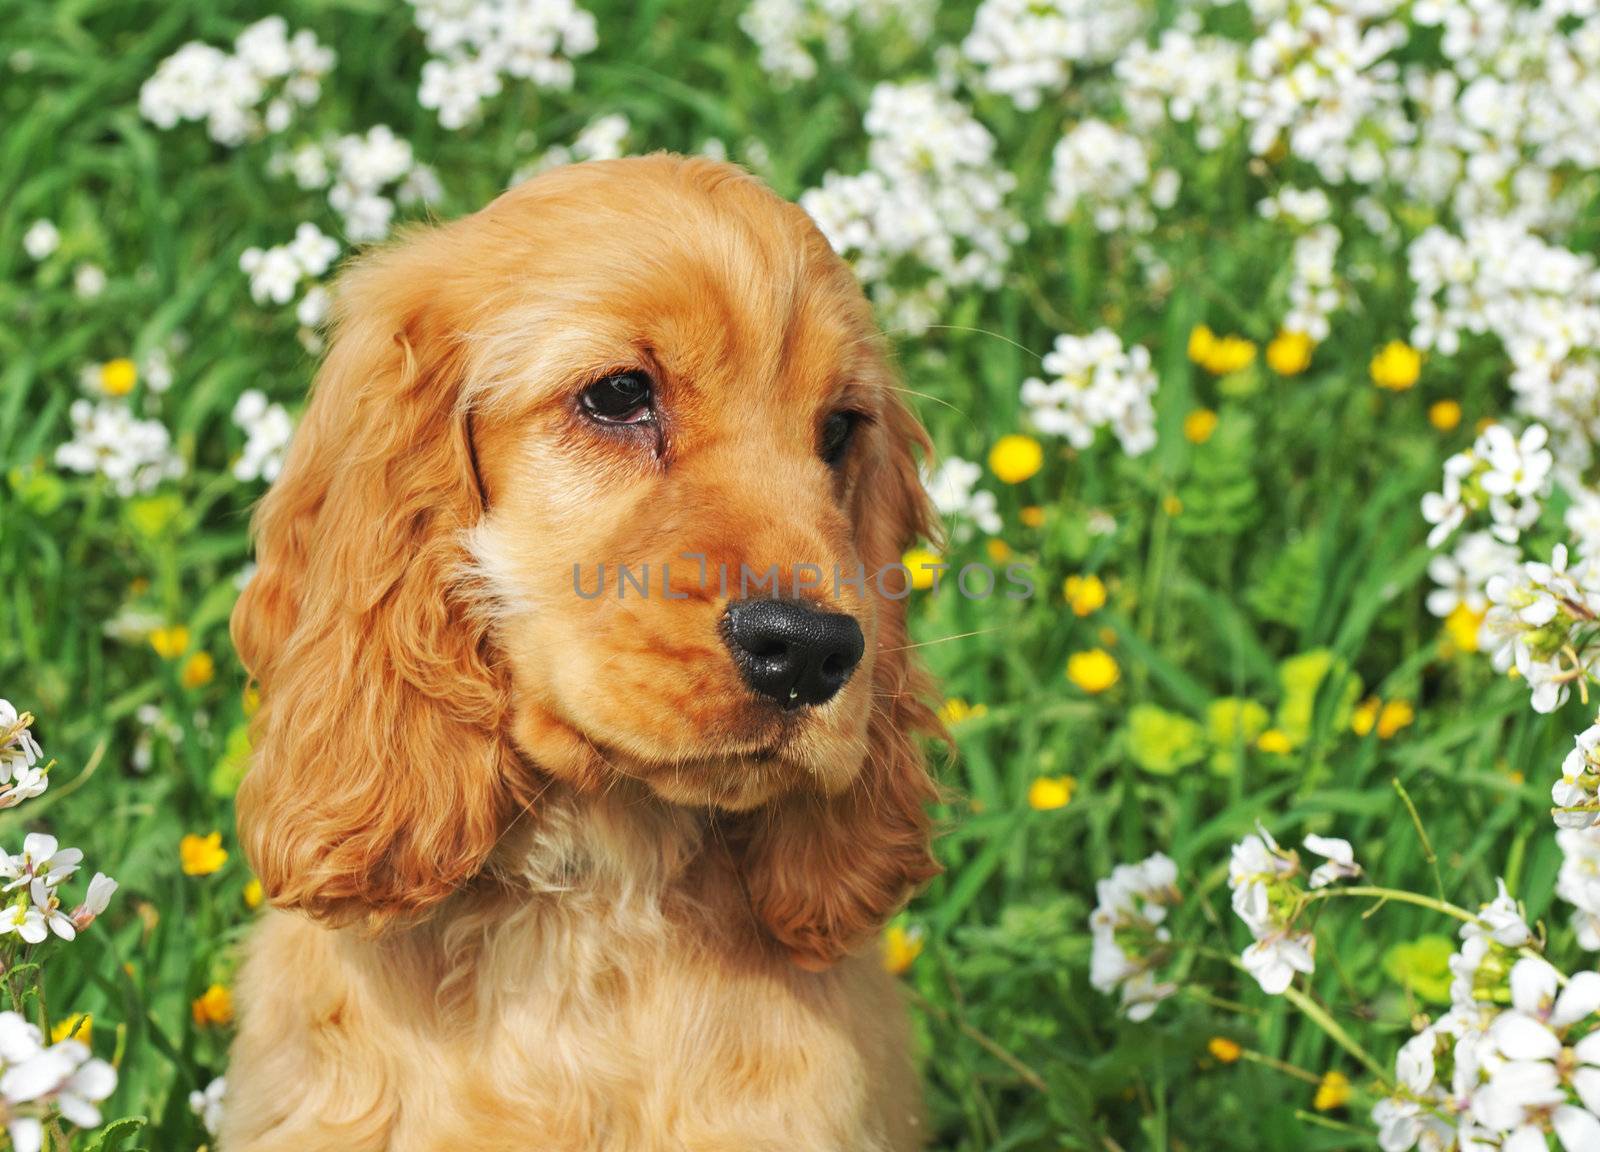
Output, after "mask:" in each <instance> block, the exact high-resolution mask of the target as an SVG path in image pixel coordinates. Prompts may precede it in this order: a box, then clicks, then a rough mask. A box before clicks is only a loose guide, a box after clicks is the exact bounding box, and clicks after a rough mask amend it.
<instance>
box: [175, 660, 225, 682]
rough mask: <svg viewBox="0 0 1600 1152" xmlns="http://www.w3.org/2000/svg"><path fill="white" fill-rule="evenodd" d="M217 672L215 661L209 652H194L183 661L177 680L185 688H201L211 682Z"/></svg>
mask: <svg viewBox="0 0 1600 1152" xmlns="http://www.w3.org/2000/svg"><path fill="white" fill-rule="evenodd" d="M216 674H217V662H216V661H215V660H213V659H212V658H211V653H209V652H196V653H195V654H194V655H192V656H190V657H189V658H188V659H187V660H185V661H184V662H183V671H181V672H179V673H178V680H179V681H180V682H181V683H182V684H183V686H184V687H185V688H201V687H204V686H205V685H207V684H209V683H211V681H212V679H213V678H214V677H215V676H216Z"/></svg>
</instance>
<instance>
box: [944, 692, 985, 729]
mask: <svg viewBox="0 0 1600 1152" xmlns="http://www.w3.org/2000/svg"><path fill="white" fill-rule="evenodd" d="M988 714H989V706H988V705H987V704H968V703H967V702H966V701H965V700H963V699H961V697H959V696H952V697H950V699H948V700H946V701H945V702H944V703H943V704H941V705H940V706H939V720H940V722H941V723H943V724H945V725H946V726H951V725H955V724H959V723H961V722H962V721H963V720H980V719H982V718H983V717H985V716H987V715H988Z"/></svg>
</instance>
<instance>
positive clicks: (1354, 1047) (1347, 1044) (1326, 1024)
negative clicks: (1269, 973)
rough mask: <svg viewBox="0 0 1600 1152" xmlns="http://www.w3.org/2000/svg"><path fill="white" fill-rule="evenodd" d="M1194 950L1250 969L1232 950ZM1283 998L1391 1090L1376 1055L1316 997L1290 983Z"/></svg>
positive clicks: (1246, 971) (1235, 965)
mask: <svg viewBox="0 0 1600 1152" xmlns="http://www.w3.org/2000/svg"><path fill="white" fill-rule="evenodd" d="M1197 951H1198V952H1199V953H1200V954H1201V955H1202V956H1210V957H1214V958H1216V959H1218V960H1222V961H1225V962H1226V963H1228V964H1231V965H1232V966H1233V967H1234V968H1237V969H1238V970H1239V971H1240V972H1245V973H1248V972H1249V971H1250V970H1249V969H1248V968H1246V967H1245V966H1244V961H1243V960H1240V959H1239V957H1237V956H1235V955H1234V954H1233V953H1231V952H1223V951H1220V950H1219V949H1215V948H1205V947H1201V948H1199V949H1197ZM1251 979H1254V977H1253V976H1252V977H1251ZM1283 998H1284V999H1285V1000H1287V1001H1289V1003H1291V1004H1293V1005H1294V1006H1295V1007H1296V1008H1298V1009H1300V1011H1301V1012H1303V1013H1305V1015H1306V1018H1307V1019H1309V1020H1310V1021H1311V1022H1312V1023H1313V1024H1315V1025H1316V1026H1317V1027H1318V1028H1321V1029H1322V1031H1323V1032H1324V1033H1326V1034H1327V1036H1328V1039H1330V1040H1332V1041H1333V1042H1334V1043H1335V1044H1337V1045H1338V1046H1339V1047H1341V1048H1343V1049H1344V1050H1345V1051H1346V1052H1348V1053H1349V1054H1350V1055H1351V1056H1352V1057H1354V1058H1355V1060H1356V1062H1357V1063H1358V1064H1360V1065H1361V1066H1362V1067H1363V1068H1365V1069H1366V1070H1367V1071H1368V1072H1370V1073H1372V1075H1373V1077H1374V1078H1375V1079H1376V1080H1377V1081H1378V1084H1379V1085H1380V1086H1381V1087H1382V1088H1383V1089H1384V1091H1385V1092H1387V1091H1389V1090H1390V1088H1391V1085H1390V1080H1389V1074H1388V1073H1387V1072H1385V1071H1384V1070H1383V1065H1382V1064H1379V1063H1378V1061H1377V1058H1376V1057H1374V1056H1373V1055H1372V1053H1370V1052H1368V1051H1367V1050H1366V1049H1365V1048H1363V1047H1362V1046H1361V1045H1360V1044H1359V1043H1357V1042H1356V1040H1355V1038H1354V1037H1352V1036H1351V1035H1350V1033H1348V1032H1346V1031H1345V1030H1344V1028H1343V1027H1342V1026H1341V1025H1340V1024H1339V1022H1338V1021H1337V1020H1335V1019H1334V1018H1333V1017H1332V1016H1330V1015H1329V1014H1328V1010H1327V1009H1326V1008H1324V1007H1323V1006H1322V1005H1321V1004H1318V1003H1317V1002H1316V1001H1315V1000H1313V999H1311V997H1309V996H1307V995H1306V994H1305V993H1304V992H1302V991H1300V989H1298V988H1296V987H1294V986H1293V985H1290V986H1289V987H1288V988H1286V989H1284V992H1283Z"/></svg>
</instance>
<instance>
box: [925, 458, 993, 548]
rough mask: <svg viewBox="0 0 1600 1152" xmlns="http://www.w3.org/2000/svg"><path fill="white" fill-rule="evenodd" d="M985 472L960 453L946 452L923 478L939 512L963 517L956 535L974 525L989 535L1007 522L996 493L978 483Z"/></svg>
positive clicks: (961, 534) (961, 536) (953, 516)
mask: <svg viewBox="0 0 1600 1152" xmlns="http://www.w3.org/2000/svg"><path fill="white" fill-rule="evenodd" d="M982 476H983V469H982V467H980V466H979V465H977V464H974V463H973V462H972V461H970V460H963V459H962V458H961V457H960V456H947V457H945V458H944V459H943V460H942V461H940V463H939V467H938V468H937V469H935V470H934V472H933V474H932V475H931V476H924V478H923V487H925V488H926V489H927V490H928V498H929V499H931V500H932V501H933V506H934V508H935V509H937V510H938V512H939V515H941V516H945V517H951V518H955V517H960V518H961V522H960V523H958V524H957V526H956V538H957V539H961V538H963V537H964V535H965V534H967V533H968V530H969V526H971V525H975V526H976V527H977V528H978V530H979V531H980V532H983V533H984V534H985V535H988V536H995V535H998V534H999V532H1000V530H1001V528H1002V527H1003V526H1004V525H1003V524H1002V523H1001V520H1000V510H999V504H998V501H997V500H996V499H995V495H994V493H993V492H989V491H986V490H984V489H982V488H978V487H977V483H978V480H979V479H980V478H981V477H982Z"/></svg>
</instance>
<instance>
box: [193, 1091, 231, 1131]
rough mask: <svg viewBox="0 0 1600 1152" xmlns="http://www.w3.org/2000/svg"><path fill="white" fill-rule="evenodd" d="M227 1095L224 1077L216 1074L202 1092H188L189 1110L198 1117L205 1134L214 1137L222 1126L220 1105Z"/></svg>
mask: <svg viewBox="0 0 1600 1152" xmlns="http://www.w3.org/2000/svg"><path fill="white" fill-rule="evenodd" d="M227 1095H228V1081H227V1078H226V1077H223V1076H218V1077H216V1078H215V1079H214V1080H212V1081H211V1083H209V1084H207V1085H206V1087H205V1091H203V1092H199V1091H196V1092H190V1093H189V1111H191V1112H193V1113H194V1114H195V1115H196V1116H198V1117H199V1118H200V1123H201V1124H202V1125H204V1126H205V1130H206V1132H207V1134H209V1135H210V1136H212V1137H215V1136H216V1135H217V1133H218V1132H219V1131H220V1130H221V1128H222V1106H223V1101H224V1100H225V1099H226V1098H227Z"/></svg>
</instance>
